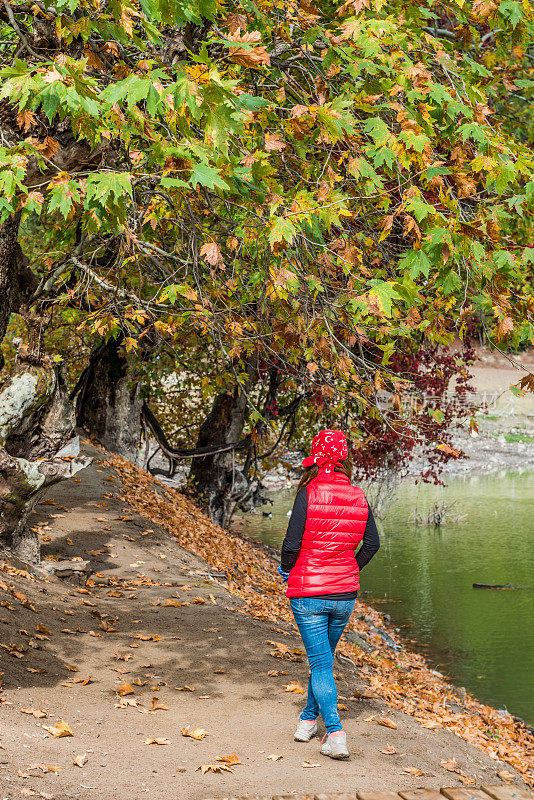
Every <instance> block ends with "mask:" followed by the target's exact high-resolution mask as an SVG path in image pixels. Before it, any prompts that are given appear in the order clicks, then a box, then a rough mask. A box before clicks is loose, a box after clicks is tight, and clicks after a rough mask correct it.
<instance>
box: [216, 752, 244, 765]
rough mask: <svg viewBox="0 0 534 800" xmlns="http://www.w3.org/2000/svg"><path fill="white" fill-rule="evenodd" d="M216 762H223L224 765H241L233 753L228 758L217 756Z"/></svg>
mask: <svg viewBox="0 0 534 800" xmlns="http://www.w3.org/2000/svg"><path fill="white" fill-rule="evenodd" d="M217 761H224V763H225V764H241V759H240V758H239V756H236V754H235V753H230V755H228V756H217Z"/></svg>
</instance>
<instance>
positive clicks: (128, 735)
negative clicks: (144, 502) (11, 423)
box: [0, 462, 521, 800]
mask: <svg viewBox="0 0 534 800" xmlns="http://www.w3.org/2000/svg"><path fill="white" fill-rule="evenodd" d="M80 477H81V479H80V480H79V481H70V482H68V483H65V484H61V485H60V486H58V487H56V488H55V489H54V490H52V491H50V494H49V498H50V500H51V501H53V503H55V505H54V504H41V505H40V506H39V510H38V513H36V514H35V517H34V523H35V524H37V525H39V526H41V529H42V530H43V551H44V552H43V554H44V556H45V557H46V556H52V557H54V556H55V557H59V556H62V557H69V558H73V557H80V558H90V560H91V562H92V566H93V569H94V570H96V571H98V572H99V573H100V574H101V576H102V577H101V580H103V581H106V579H107V577H109V576H110V575H115V576H121V577H122V578H123V579H124V581H126V582H134V583H135V582H137V583H138V584H139V585H137V586H135V585H134V586H129V587H124V588H122V589H120V590H118V591H117V589H110V588H109V587H108V586H105V585H104V586H100V587H95V588H93V589H90V590H89V593H88V590H87V589H85V588H83V587H81V586H79V587H77V586H76V585H74V584H72V583H68V582H66V581H64V580H60V579H58V578H55V577H54V578H52V579H51V580H50V581H48V582H47V581H44V580H42V579H34V580H28V579H27V578H25V577H23V576H14V575H13V574H12V573H11V574H10V573H9V572H6V571H3V572H1V571H0V581H1V582H3V583H4V584H5V585H6V586H8V585H11V586H12V587H15V589H16V590H18V591H19V592H23V593H24V595H26V596H27V597H28V599H29V601H30V602H31V603H32V604H33V606H34V608H35V611H34V610H32V609H30V608H28V607H26V606H25V605H23V603H24V602H25V601H24V600H22V601H21V598H20V596H19V597H17V596H16V595H13V593H12V592H10V591H0V602H1V606H0V643H1V644H2V647H1V648H0V671H2V672H3V673H4V677H3V681H4V693H3V696H2V698H3V704H2V705H1V706H0V714H1V721H2V725H1V741H0V744H1V749H0V798H9V800H15V798H20V797H24V796H32V795H36V796H41V797H44V798H45V799H47V800H51V798H57V800H60V799H61V800H63V798H71V797H73V798H81V800H111V798H121V800H123V799H124V798H128V800H142V799H144V798H146V797H149V798H155V799H156V800H161V799H162V798H165V797H167V796H171V797H176V798H180V799H182V798H183V799H184V800H200V798H206V797H215V796H218V797H221V796H225V795H229V794H230V795H232V794H240V795H242V794H244V793H245V792H249V793H251V794H259V795H270V794H277V793H280V794H287V793H290V792H294V791H298V792H307V791H313V792H337V791H339V792H343V791H345V792H355V791H356V790H362V789H395V790H399V789H407V788H416V787H420V786H426V787H440V786H447V785H449V786H454V785H462V783H461V781H460V778H459V776H458V774H456V773H453V772H449V771H447V770H446V769H444V767H443V766H442V765H441V764H440V762H441V761H449V760H450V759H456V762H457V767H458V768H459V769H460V770H461V771H462V772H463V773H464V774H467V775H469V776H476V780H477V783H485V784H494V783H498V782H499V778H498V777H497V773H498V772H499V771H501V770H502V769H503V768H505V769H506V770H507V771H508V772H509V773H510V774H512V773H513V770H511V767H510V766H509V765H503V764H502V763H501V762H498V761H495V760H491V759H490V758H489V757H488V756H486V755H485V753H483V752H482V751H480V750H478V749H476V748H474V747H472V746H471V745H469V744H467V743H466V742H464V741H463V740H461V739H459V738H457V737H455V736H454V735H453V734H452V733H449V732H448V731H444V730H435V731H433V730H429V729H427V728H423V727H421V725H419V724H418V723H417V722H416V721H415V720H414V719H413V718H412V717H409V716H407V715H405V714H403V713H401V712H399V711H394V710H391V709H389V708H387V707H386V706H385V705H384V704H383V702H382V701H381V700H377V699H368V700H360V701H355V700H352V701H351V700H349V699H348V698H349V697H350V696H351V694H352V693H353V692H354V690H355V689H359V690H360V691H361V690H363V689H365V683H364V681H363V680H362V679H361V678H360V677H359V676H358V675H357V674H355V672H354V670H353V667H352V666H351V665H348V664H347V663H346V662H344V663H339V664H338V666H337V667H336V674H337V679H338V688H339V693H340V696H341V697H342V698H344V699H342V700H341V702H342V703H344V704H345V705H346V706H347V710H344V711H342V712H341V713H342V718H343V724H344V726H345V728H346V730H347V732H348V736H349V742H350V746H351V749H352V758H351V760H350V761H347V762H333V761H331V760H329V759H327V758H325V757H323V756H321V755H320V754H319V753H318V746H319V742H318V740H317V739H315V740H312V742H311V743H309V744H299V743H296V742H294V741H293V736H292V735H293V730H294V725H295V721H296V718H297V715H298V713H299V710H300V708H301V706H302V695H298V694H294V693H290V692H284V691H283V689H284V686H286V685H287V684H288V683H290V682H291V681H300V682H301V684H302V685H305V684H306V680H307V668H306V664H305V663H292V662H288V661H283V660H280V659H275V658H273V657H272V656H271V655H270V651H271V650H272V645H271V644H270V641H273V640H274V641H277V642H282V643H284V644H287V645H288V646H290V647H297V646H299V644H300V641H299V639H298V637H297V635H296V633H295V631H294V630H293V629H292V628H291V627H290V626H289V625H288V624H287V623H284V622H281V623H280V624H279V625H273V624H271V623H267V622H261V621H258V620H255V619H253V618H251V617H250V616H249V615H248V614H245V613H244V612H243V608H242V603H241V601H240V600H239V599H238V598H237V597H235V596H233V595H231V594H230V593H229V592H228V591H227V590H226V589H225V588H224V586H222V585H221V584H219V583H216V582H214V581H213V580H210V579H209V578H208V577H207V576H206V575H201V574H200V573H202V572H209V568H208V566H207V565H206V564H205V562H203V561H202V560H201V559H200V558H198V557H197V556H195V555H193V554H191V553H189V552H188V551H186V550H184V549H183V548H181V547H180V546H179V545H178V544H176V543H175V542H174V541H173V540H172V539H171V538H170V537H169V536H168V534H167V533H165V532H164V531H162V530H161V529H158V528H157V527H155V526H154V525H153V524H152V523H150V522H149V521H147V520H146V519H144V518H143V517H140V516H139V515H138V514H136V513H135V512H132V510H131V509H130V508H128V507H127V506H125V504H124V502H123V501H121V499H120V498H119V497H114V496H112V493H113V492H114V491H115V492H116V491H117V488H118V483H115V482H114V479H113V472H112V470H111V469H109V468H108V467H106V466H104V465H103V464H102V463H100V464H99V463H97V462H95V463H94V464H93V465H92V466H91V467H89V468H88V469H87V470H85V471H84V472H83V473H81V476H80ZM105 495H108V496H107V498H106V497H105ZM67 509H68V510H67ZM45 525H46V526H47V527H46V529H44V526H45ZM48 537H49V540H48ZM87 551H90V554H89V555H88V552H87ZM158 584H159V585H158ZM169 600H170V601H171V602H176V603H177V604H178V605H162V603H165V602H166V601H169ZM180 603H182V604H183V605H179V604H180ZM39 626H44V627H41V628H40V630H39ZM149 637H151V638H149ZM14 648H17V649H14ZM69 667H70V668H71V669H69ZM74 667H75V668H76V671H72V668H74ZM272 670H284V671H285V672H287V674H285V675H278V676H275V677H269V676H268V672H269V671H272ZM89 676H91V678H90V681H89V682H85V681H82V682H78V683H76V682H75V681H79V679H86V678H88V677H89ZM124 681H126V682H128V683H129V684H130V686H131V688H132V689H133V693H131V694H128V695H124V696H123V697H120V695H119V694H117V692H116V691H115V690H116V689H117V685H118V684H119V683H121V682H124ZM188 687H189V688H191V691H188V690H187V688H188ZM184 688H185V690H184ZM153 698H155V699H156V705H162V706H165V708H159V709H158V708H156V709H155V710H150V709H151V708H152V706H153V704H154V700H153ZM127 702H128V704H127ZM130 703H131V704H130ZM121 705H122V706H124V707H121ZM22 709H33V710H34V711H35V712H36V713H38V712H39V711H42V712H45V713H46V715H47V716H46V717H40V718H39V717H37V718H36V717H35V716H33V715H31V714H28V713H24V712H23V711H22ZM377 715H378V716H379V717H387V718H388V719H390V720H394V721H395V722H396V724H397V726H398V727H397V729H390V728H387V727H383V726H381V725H379V724H377V723H376V716H377ZM61 720H65V721H66V722H67V723H68V724H69V726H70V728H71V729H72V731H73V734H74V735H73V736H68V737H64V738H54V737H53V736H51V735H50V734H49V733H48V732H47V731H46V729H45V726H53V725H55V724H56V723H58V722H59V721H61ZM186 726H190V727H191V728H204V729H205V730H206V731H207V732H208V733H207V735H206V736H205V738H203V739H201V740H195V739H192V738H189V737H184V736H183V735H182V734H181V729H182V728H185V727H186ZM151 738H152V739H159V738H164V739H167V740H168V742H169V743H168V744H164V745H158V744H145V740H147V739H151ZM388 748H394V751H393V754H391V755H388V754H386V753H384V752H383V751H387V749H388ZM395 751H396V752H395ZM231 753H235V754H236V755H237V756H238V757H239V759H240V760H241V763H240V764H237V765H236V766H235V767H233V772H222V773H213V772H208V773H206V774H202V773H201V771H199V770H198V767H199V766H200V765H203V764H214V765H217V764H219V765H220V764H223V763H224V762H221V761H218V760H217V759H218V757H221V756H223V757H224V756H227V755H229V754H231ZM83 754H86V759H87V760H86V763H85V764H84V765H83V766H77V765H75V764H74V763H73V762H74V759H75V758H76V757H78V756H81V755H83ZM275 758H276V759H277V760H275ZM80 763H83V759H82V760H81V762H80ZM51 767H54V768H57V772H56V771H51V770H50V768H51ZM411 768H417V769H418V770H421V771H422V773H423V774H422V775H421V774H417V775H415V774H410V773H407V772H406V771H405V770H406V769H411ZM516 779H517V783H521V781H520V779H519V778H517V776H516Z"/></svg>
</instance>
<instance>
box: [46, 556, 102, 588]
mask: <svg viewBox="0 0 534 800" xmlns="http://www.w3.org/2000/svg"><path fill="white" fill-rule="evenodd" d="M41 566H42V567H44V568H45V569H48V570H49V572H50V573H53V574H54V575H56V576H57V577H58V578H74V579H75V580H78V581H79V582H80V581H83V582H84V583H85V581H86V579H87V576H88V575H89V573H90V572H91V564H90V562H89V561H67V560H65V561H43V562H42V565H41Z"/></svg>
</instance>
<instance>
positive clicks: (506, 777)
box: [497, 769, 515, 783]
mask: <svg viewBox="0 0 534 800" xmlns="http://www.w3.org/2000/svg"><path fill="white" fill-rule="evenodd" d="M497 777H499V778H500V779H501V781H504V782H505V783H510V781H512V780H513V779H514V777H515V776H514V774H513V773H512V772H509V771H508V770H507V769H502V770H501V771H500V772H498V773H497Z"/></svg>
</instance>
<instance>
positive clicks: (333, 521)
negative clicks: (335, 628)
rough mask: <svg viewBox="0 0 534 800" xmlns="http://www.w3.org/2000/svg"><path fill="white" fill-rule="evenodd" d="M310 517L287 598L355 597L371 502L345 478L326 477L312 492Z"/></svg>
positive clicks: (313, 483) (314, 482)
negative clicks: (359, 548)
mask: <svg viewBox="0 0 534 800" xmlns="http://www.w3.org/2000/svg"><path fill="white" fill-rule="evenodd" d="M307 493H308V514H307V517H306V527H305V528H304V534H303V536H302V544H301V548H300V553H299V557H298V558H297V563H296V564H295V566H294V567H293V569H292V570H291V572H290V573H289V580H288V582H287V592H286V595H287V597H311V596H313V595H321V594H337V593H338V592H353V591H356V590H357V589H359V588H360V581H359V569H358V564H357V563H356V559H355V557H354V550H355V548H356V547H357V546H358V544H359V543H360V542H361V540H362V538H363V534H364V532H365V526H366V524H367V514H368V510H367V500H366V499H365V495H364V493H363V491H362V490H361V489H360V488H359V487H358V486H352V485H351V482H350V480H349V478H347V476H346V475H343V474H342V473H340V472H333V473H330V474H322V475H321V474H320V475H319V476H318V477H317V478H314V479H313V480H312V481H311V482H310V483H309V484H308V486H307Z"/></svg>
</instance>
